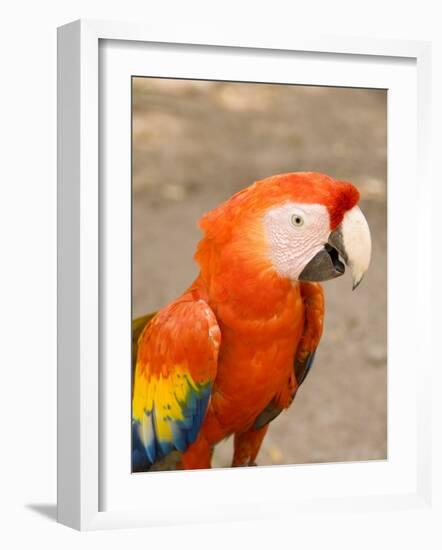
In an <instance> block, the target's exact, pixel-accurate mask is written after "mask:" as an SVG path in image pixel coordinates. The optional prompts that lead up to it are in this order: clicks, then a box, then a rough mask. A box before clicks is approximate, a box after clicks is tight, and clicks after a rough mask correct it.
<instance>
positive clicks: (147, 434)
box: [132, 292, 221, 471]
mask: <svg viewBox="0 0 442 550" xmlns="http://www.w3.org/2000/svg"><path fill="white" fill-rule="evenodd" d="M220 342H221V332H220V330H219V327H218V323H217V321H216V317H215V315H214V313H213V311H212V310H211V309H210V307H209V305H208V304H207V302H205V301H204V300H201V299H199V298H198V297H197V296H194V293H192V292H191V293H188V294H185V295H184V296H182V297H181V298H180V299H178V300H176V301H175V302H172V303H171V304H170V305H169V306H167V307H166V308H164V309H162V310H160V311H159V313H157V315H155V316H154V317H153V319H151V320H150V322H149V321H147V324H146V325H145V328H144V330H143V331H142V332H141V335H140V337H139V339H138V354H137V361H136V367H135V375H134V387H133V401H132V446H133V455H132V462H133V470H134V471H140V470H142V469H145V468H146V466H149V465H151V464H153V463H155V462H156V461H157V460H158V459H161V458H162V457H164V456H165V455H167V454H168V453H171V452H173V451H181V452H182V451H185V450H186V449H187V447H188V446H189V445H190V444H191V443H193V442H194V441H195V439H196V437H197V435H198V432H199V430H200V428H201V424H202V422H203V420H204V416H205V413H206V409H207V406H208V403H209V399H210V395H211V390H212V384H213V381H214V379H215V376H216V372H217V361H218V351H219V346H220Z"/></svg>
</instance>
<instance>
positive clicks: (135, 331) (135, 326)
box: [132, 311, 157, 390]
mask: <svg viewBox="0 0 442 550" xmlns="http://www.w3.org/2000/svg"><path fill="white" fill-rule="evenodd" d="M156 314H157V312H156V311H155V312H154V313H149V314H148V315H143V317H138V318H137V319H134V320H133V321H132V390H133V383H134V377H135V367H136V365H137V356H138V340H139V338H140V336H141V333H142V332H143V330H144V329H145V327H146V325H147V324H148V323H150V321H152V319H153V318H154V317H155V315H156Z"/></svg>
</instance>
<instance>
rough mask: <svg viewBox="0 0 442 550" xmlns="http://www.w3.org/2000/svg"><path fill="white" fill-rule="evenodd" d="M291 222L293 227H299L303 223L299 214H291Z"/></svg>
mask: <svg viewBox="0 0 442 550" xmlns="http://www.w3.org/2000/svg"><path fill="white" fill-rule="evenodd" d="M291 222H292V225H293V226H294V227H301V226H302V225H304V218H303V217H302V216H300V215H299V214H293V216H292V218H291Z"/></svg>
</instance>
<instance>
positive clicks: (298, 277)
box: [197, 172, 371, 289]
mask: <svg viewBox="0 0 442 550" xmlns="http://www.w3.org/2000/svg"><path fill="white" fill-rule="evenodd" d="M358 201H359V191H358V190H357V189H356V187H355V186H354V185H352V184H351V183H348V182H343V181H337V180H334V179H332V178H330V177H328V176H326V175H324V174H319V173H315V172H295V173H289V174H281V175H277V176H272V177H270V178H266V179H264V180H261V181H258V182H256V183H254V184H253V185H251V186H250V187H247V188H246V189H243V190H242V191H240V192H239V193H237V194H236V195H234V196H233V197H232V198H231V199H229V200H228V201H227V202H225V203H223V204H222V205H220V206H219V207H218V208H216V209H214V210H212V211H211V212H209V213H208V214H206V215H205V216H203V218H202V219H201V220H200V226H201V228H202V229H203V231H205V233H206V240H207V239H208V241H209V242H212V243H215V246H218V248H220V247H225V248H226V249H228V250H230V251H232V249H233V250H234V251H235V252H236V258H237V259H238V261H241V260H242V261H249V260H248V258H249V259H253V260H252V261H255V262H261V265H262V266H264V265H266V266H267V267H266V269H269V268H270V269H272V270H273V271H275V272H276V273H277V274H278V275H279V276H281V277H285V278H288V279H290V280H292V281H311V282H321V281H327V280H330V279H334V278H336V277H340V276H341V275H343V274H344V272H345V266H348V268H349V269H350V270H351V273H352V278H353V289H355V288H356V287H357V286H358V285H359V283H360V282H361V281H362V278H363V276H364V274H365V272H366V271H367V269H368V266H369V263H370V257H371V237H370V230H369V227H368V224H367V221H366V219H365V217H364V215H363V214H362V212H361V210H360V208H359V206H358V205H357V203H358ZM197 259H198V255H197Z"/></svg>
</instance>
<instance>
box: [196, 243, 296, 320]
mask: <svg viewBox="0 0 442 550" xmlns="http://www.w3.org/2000/svg"><path fill="white" fill-rule="evenodd" d="M241 250H244V253H241ZM195 258H196V260H197V262H198V263H199V265H200V268H201V272H200V275H199V277H198V278H197V280H196V281H195V283H194V285H193V287H192V288H194V289H195V288H197V289H199V291H200V292H201V293H202V298H204V299H206V300H207V301H208V303H209V305H210V306H211V308H212V309H213V310H214V311H215V312H216V314H217V315H220V314H221V313H222V312H224V311H226V310H227V309H228V311H229V312H230V313H235V314H236V315H238V316H241V317H242V318H248V319H254V320H263V321H265V320H268V319H271V318H274V317H276V316H278V315H280V314H281V313H282V312H283V311H284V310H285V309H286V308H287V307H291V306H292V302H293V297H294V295H296V296H297V295H299V284H298V283H297V282H296V283H293V282H292V281H290V279H288V278H285V277H281V276H280V275H278V274H277V273H276V271H275V270H274V268H273V266H272V265H271V264H270V262H269V261H268V260H267V259H263V258H265V256H264V255H263V254H254V253H253V250H250V248H248V247H239V248H238V247H232V246H229V245H227V246H224V247H223V248H222V249H221V250H217V249H216V247H214V246H213V245H212V246H211V245H210V243H207V242H205V241H204V240H203V241H201V243H200V245H199V247H198V252H197V254H196V256H195Z"/></svg>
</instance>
